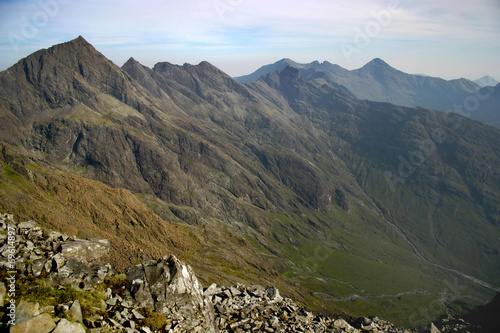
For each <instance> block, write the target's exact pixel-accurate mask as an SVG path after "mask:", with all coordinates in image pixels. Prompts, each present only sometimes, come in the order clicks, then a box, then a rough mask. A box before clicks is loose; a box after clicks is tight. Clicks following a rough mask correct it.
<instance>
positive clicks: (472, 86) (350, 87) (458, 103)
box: [235, 58, 500, 127]
mask: <svg viewBox="0 0 500 333" xmlns="http://www.w3.org/2000/svg"><path fill="white" fill-rule="evenodd" d="M287 66H290V67H294V68H297V69H299V71H300V72H301V74H302V76H303V77H304V78H305V79H306V80H307V81H315V82H316V83H318V84H328V85H331V86H333V87H334V88H337V89H339V88H340V89H343V90H344V91H346V92H349V93H351V94H352V95H353V96H354V97H356V98H359V99H366V100H370V101H377V102H389V103H393V104H396V105H401V106H407V107H418V106H420V107H425V108H430V109H435V110H440V111H446V112H454V113H458V114H462V115H466V116H468V117H470V118H472V119H475V120H479V121H483V122H485V123H487V124H489V125H492V126H495V127H500V119H499V115H500V107H499V104H498V103H495V101H496V100H498V98H499V92H498V89H499V88H498V87H495V86H496V85H497V84H498V82H497V81H496V80H495V79H493V78H491V77H489V76H485V77H482V78H480V79H478V80H476V81H470V80H467V79H457V80H450V81H447V80H443V79H441V78H437V77H430V76H424V75H412V74H407V73H404V72H402V71H399V70H397V69H395V68H393V67H391V66H389V65H388V64H387V63H386V62H384V61H383V60H382V59H378V58H376V59H373V60H372V61H370V62H369V63H367V64H366V65H364V66H363V67H361V68H359V69H355V70H347V69H345V68H342V67H340V66H338V65H334V64H331V63H329V62H328V61H325V62H322V63H320V62H318V61H314V62H311V63H309V64H299V63H297V62H295V61H293V60H291V59H282V60H280V61H278V62H275V63H274V64H270V65H266V66H263V67H261V68H259V69H258V70H256V71H255V72H253V73H252V74H249V75H245V76H240V77H236V78H235V80H237V81H238V82H240V83H248V82H253V81H257V80H258V79H259V78H260V77H261V76H263V75H266V74H269V73H271V72H274V71H276V70H283V69H284V68H285V67H287ZM480 88H483V89H482V90H480ZM479 90H480V91H479Z"/></svg>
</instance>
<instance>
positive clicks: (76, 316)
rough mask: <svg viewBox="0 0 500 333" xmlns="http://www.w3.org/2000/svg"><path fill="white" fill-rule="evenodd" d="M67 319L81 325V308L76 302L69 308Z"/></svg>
mask: <svg viewBox="0 0 500 333" xmlns="http://www.w3.org/2000/svg"><path fill="white" fill-rule="evenodd" d="M68 319H71V320H73V321H76V322H78V323H83V315H82V307H81V305H80V302H79V301H78V300H76V301H74V302H73V305H71V307H70V308H69V311H68Z"/></svg>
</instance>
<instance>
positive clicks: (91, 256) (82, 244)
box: [60, 239, 109, 264]
mask: <svg viewBox="0 0 500 333" xmlns="http://www.w3.org/2000/svg"><path fill="white" fill-rule="evenodd" d="M60 249H61V254H62V255H63V256H64V257H65V258H67V259H75V260H76V261H79V262H83V263H85V264H93V263H98V262H100V261H101V259H103V258H105V257H106V256H107V255H108V254H109V243H108V242H107V241H106V240H99V241H97V240H96V241H89V240H84V239H77V240H75V241H67V242H64V243H61V246H60Z"/></svg>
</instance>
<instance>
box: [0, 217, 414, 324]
mask: <svg viewBox="0 0 500 333" xmlns="http://www.w3.org/2000/svg"><path fill="white" fill-rule="evenodd" d="M0 244H1V248H0V265H1V266H2V267H3V268H2V281H1V282H2V284H1V285H0V306H2V313H1V316H2V323H1V325H2V326H1V330H10V332H47V333H48V332H54V333H59V332H91V333H97V332H130V333H132V332H144V333H149V332H153V331H158V332H349V333H356V332H408V331H407V330H403V329H400V328H397V327H395V326H393V325H392V324H390V323H388V322H386V321H384V320H381V319H379V318H376V317H375V318H360V319H358V320H357V321H355V322H351V323H348V322H346V321H345V320H344V319H334V318H330V317H327V316H324V315H316V314H313V313H311V312H309V311H306V310H305V309H304V308H303V307H302V306H301V305H300V304H297V303H296V302H294V301H293V300H291V299H289V298H285V297H282V296H281V295H280V293H279V290H278V289H277V288H275V287H272V286H271V287H263V286H260V285H253V286H250V287H247V286H243V285H239V284H238V285H236V286H232V287H221V286H217V285H216V284H212V285H211V286H209V287H208V288H206V289H205V290H204V289H203V288H202V286H201V285H200V283H199V282H198V279H197V278H196V276H195V274H194V272H193V271H192V269H191V268H190V267H189V266H187V265H185V264H183V263H182V262H181V261H180V260H179V259H177V258H176V257H175V256H170V257H164V258H162V259H158V260H150V261H146V262H143V263H140V264H138V265H135V266H132V267H128V268H126V269H125V270H124V271H123V272H122V274H120V275H116V274H115V272H114V271H113V269H112V267H111V266H110V264H109V263H107V262H106V257H107V254H108V253H109V246H110V244H109V242H108V241H107V240H103V239H91V240H83V239H78V238H76V237H74V236H72V237H69V236H66V235H63V234H61V233H59V232H55V231H48V230H42V229H41V228H40V226H39V225H38V224H37V223H36V222H34V221H28V222H21V223H18V224H16V223H15V222H14V221H13V216H12V215H9V214H3V215H2V216H1V217H0ZM62 295H63V296H64V297H63V296H62Z"/></svg>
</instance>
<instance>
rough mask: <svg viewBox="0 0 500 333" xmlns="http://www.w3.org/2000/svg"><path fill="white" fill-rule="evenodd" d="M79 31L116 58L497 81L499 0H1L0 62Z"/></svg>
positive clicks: (232, 68) (237, 69) (238, 69)
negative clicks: (290, 63)
mask: <svg viewBox="0 0 500 333" xmlns="http://www.w3.org/2000/svg"><path fill="white" fill-rule="evenodd" d="M387 13H389V14H390V17H389V16H387ZM375 16H379V17H380V18H381V20H382V21H377V19H376V18H375ZM360 32H361V33H360ZM78 35H82V36H83V37H84V38H85V39H86V40H87V41H89V42H90V43H92V44H93V45H94V46H95V47H96V48H97V50H99V51H100V52H101V53H103V54H104V55H105V56H106V57H108V58H109V59H111V60H112V61H113V62H115V63H116V64H117V65H119V66H122V65H123V63H124V62H125V61H126V60H127V59H128V58H129V57H131V56H132V57H134V58H135V59H136V60H138V61H140V62H141V63H142V64H144V65H146V66H149V67H152V66H153V65H154V64H155V63H157V62H160V61H168V62H171V63H175V64H183V63H185V62H188V63H193V64H197V63H199V62H201V61H203V60H207V61H209V62H211V63H212V64H214V65H215V66H217V67H219V68H220V69H222V70H223V71H225V72H226V73H228V74H229V75H232V76H237V75H243V74H248V73H250V72H253V71H254V70H256V69H257V68H258V67H260V66H262V65H265V64H269V63H273V62H275V61H277V60H280V59H281V58H285V57H286V58H291V59H293V60H295V61H298V62H311V61H314V60H318V61H324V60H327V61H329V62H331V63H335V64H339V65H340V66H342V67H345V68H348V69H354V68H359V67H361V66H363V65H364V64H365V63H366V62H368V61H370V60H371V59H373V58H376V57H378V58H382V59H384V60H385V61H386V62H388V63H389V64H390V65H391V66H393V67H396V68H398V69H400V70H402V71H405V72H408V73H424V74H428V75H432V76H440V77H443V78H445V79H453V78H459V77H466V78H469V79H477V78H478V77H480V76H483V75H491V76H493V77H494V78H496V79H497V80H499V81H500V66H499V64H500V61H499V60H500V1H498V0H476V1H472V0H471V1H465V0H454V1H453V0H399V1H398V0H390V1H389V0H388V1H382V0H348V1H336V0H307V1H302V0H301V1H299V0H287V1H285V0H273V1H263V0H207V1H194V0H182V1H180V0H156V1H152V0H140V1H139V0H136V1H132V0H112V1H102V0H100V1H97V0H90V1H76V0H36V1H27V0H20V1H13V0H9V1H6V0H0V70H4V69H6V68H8V67H9V66H11V65H13V64H14V63H15V62H17V61H18V60H19V59H21V58H23V57H25V56H27V55H28V54H30V53H32V52H34V51H36V50H38V49H41V48H47V47H50V46H52V45H53V44H57V43H61V42H65V41H68V40H71V39H74V38H76V37H77V36H78Z"/></svg>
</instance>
